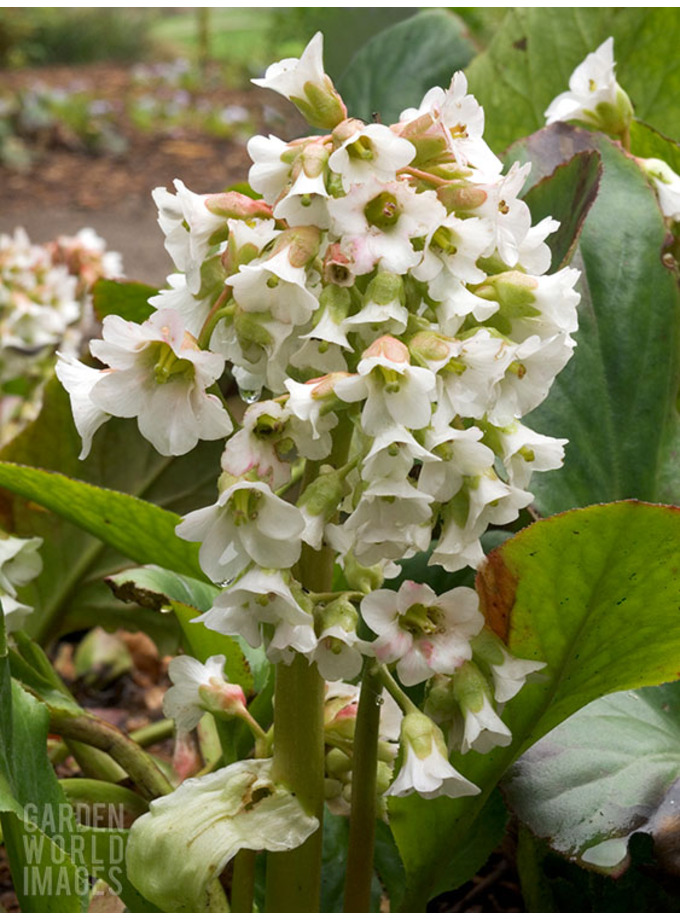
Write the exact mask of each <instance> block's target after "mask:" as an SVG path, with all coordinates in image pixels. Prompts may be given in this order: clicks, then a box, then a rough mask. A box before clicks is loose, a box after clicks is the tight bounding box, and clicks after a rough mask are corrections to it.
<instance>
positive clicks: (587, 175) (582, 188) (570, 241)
mask: <svg viewBox="0 0 680 920" xmlns="http://www.w3.org/2000/svg"><path fill="white" fill-rule="evenodd" d="M601 175H602V165H601V160H600V156H599V154H598V153H597V151H595V150H587V151H586V150H584V151H582V152H581V153H577V154H576V155H575V156H573V157H572V159H571V160H569V162H568V163H563V164H561V165H560V166H558V167H557V168H556V169H555V172H554V173H553V174H552V175H551V176H545V177H544V178H543V179H541V180H539V181H538V182H537V183H536V184H535V185H533V186H532V187H531V188H530V189H529V191H528V192H527V194H526V195H525V196H524V200H525V201H526V203H527V204H528V205H529V208H530V210H531V216H532V218H533V223H534V224H536V223H538V221H540V220H543V218H544V217H552V218H554V219H555V220H557V221H559V224H560V226H559V229H558V230H556V231H555V233H553V234H551V235H550V238H549V240H548V242H549V245H550V250H551V252H552V262H551V265H550V271H553V272H555V271H557V270H558V269H559V268H561V266H563V265H565V264H566V263H567V262H568V261H569V259H570V258H571V256H572V255H573V253H574V250H575V248H576V245H577V243H578V239H579V236H580V234H581V230H582V229H583V222H584V221H585V219H586V217H587V216H588V212H589V211H590V208H591V207H592V205H593V203H594V201H595V199H596V198H597V192H598V188H599V185H600V177H601Z"/></svg>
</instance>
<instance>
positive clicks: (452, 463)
mask: <svg viewBox="0 0 680 920" xmlns="http://www.w3.org/2000/svg"><path fill="white" fill-rule="evenodd" d="M481 438H482V432H481V431H480V429H479V428H477V427H472V428H466V429H463V430H460V429H458V428H451V427H450V426H449V425H446V426H441V425H437V426H433V427H432V428H429V429H428V430H427V431H426V433H425V443H426V445H427V446H428V448H429V449H430V450H431V451H433V452H434V456H435V459H434V460H425V461H424V462H423V464H422V467H421V471H420V476H419V478H418V487H419V488H420V489H422V490H423V492H427V494H428V495H431V496H432V498H433V499H434V500H435V501H438V502H447V501H449V500H450V499H451V498H453V496H454V495H456V494H457V493H458V492H459V490H460V488H461V486H462V484H463V480H464V478H465V477H467V476H477V475H479V474H480V473H482V472H485V471H486V470H488V469H489V467H490V466H493V462H494V454H493V451H492V450H490V449H489V448H488V447H486V445H484V444H480V443H479V442H480V440H481Z"/></svg>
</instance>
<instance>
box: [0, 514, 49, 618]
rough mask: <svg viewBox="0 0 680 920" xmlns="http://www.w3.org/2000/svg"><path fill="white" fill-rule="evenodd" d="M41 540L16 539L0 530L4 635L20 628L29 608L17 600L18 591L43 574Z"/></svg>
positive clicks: (29, 610)
mask: <svg viewBox="0 0 680 920" xmlns="http://www.w3.org/2000/svg"><path fill="white" fill-rule="evenodd" d="M42 542H43V541H42V538H41V537H29V538H28V539H23V538H22V537H15V536H12V535H11V534H6V533H4V531H0V604H2V612H3V614H4V617H5V628H6V630H7V632H13V631H14V630H16V629H21V627H22V626H23V621H24V619H25V617H26V616H27V615H28V614H29V613H31V612H32V609H33V608H32V607H29V606H28V605H26V604H22V603H21V601H19V600H17V588H20V587H23V586H24V585H27V584H28V583H29V581H32V580H33V579H34V578H36V577H37V576H38V575H39V574H40V572H41V571H42V559H41V558H40V555H39V554H38V549H39V547H40V546H42Z"/></svg>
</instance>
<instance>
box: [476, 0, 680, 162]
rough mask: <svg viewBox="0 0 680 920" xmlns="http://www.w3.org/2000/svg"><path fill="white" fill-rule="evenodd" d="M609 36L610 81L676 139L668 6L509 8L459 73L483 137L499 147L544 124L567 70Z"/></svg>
mask: <svg viewBox="0 0 680 920" xmlns="http://www.w3.org/2000/svg"><path fill="white" fill-rule="evenodd" d="M610 35H612V36H613V37H614V56H615V59H616V61H617V64H618V66H617V70H616V74H617V79H618V82H619V83H620V84H621V86H623V88H624V89H625V90H626V91H627V92H628V94H629V96H630V97H631V99H632V101H633V104H634V106H635V113H636V115H637V117H638V118H641V119H643V120H644V121H647V122H649V123H651V124H653V125H654V126H655V127H656V128H658V129H659V130H660V131H663V132H664V133H665V134H668V135H669V136H671V137H680V109H679V108H678V105H677V98H678V93H679V92H680V68H679V67H678V63H677V47H678V43H679V42H680V11H679V10H677V9H675V8H668V7H665V8H653V9H650V8H649V7H638V8H631V7H628V8H612V7H534V8H527V7H516V8H514V9H512V10H510V11H509V12H508V14H507V16H506V18H505V20H504V21H503V23H502V24H501V26H500V27H499V28H498V31H497V32H496V35H495V37H494V39H493V41H492V42H491V44H490V45H489V47H488V48H487V50H486V51H485V52H484V53H483V54H480V55H478V56H477V58H475V60H474V61H473V62H472V64H471V65H470V66H469V68H468V70H467V75H468V79H469V84H470V91H471V92H472V93H474V95H475V96H476V97H477V99H478V100H479V101H480V102H481V104H482V105H483V106H484V110H485V113H486V130H485V137H486V139H487V141H488V142H489V144H490V145H491V147H492V148H493V149H494V150H496V151H500V150H502V149H503V148H504V147H506V146H507V145H508V144H510V143H512V142H513V141H515V140H517V139H518V138H520V137H523V136H524V135H526V134H531V132H532V131H536V130H537V129H538V128H540V127H542V126H543V125H544V124H545V117H544V112H545V110H546V108H547V107H548V105H549V104H550V102H551V101H552V100H553V99H554V98H555V96H557V95H559V93H561V92H564V91H565V90H567V89H568V86H569V77H570V76H571V74H572V72H573V70H574V68H575V67H576V66H577V65H578V64H580V63H581V61H582V60H583V59H584V58H585V57H586V55H587V54H589V53H590V52H591V51H595V49H596V48H597V47H598V46H599V45H600V44H601V43H602V42H603V41H604V40H605V39H606V38H608V37H609V36H610Z"/></svg>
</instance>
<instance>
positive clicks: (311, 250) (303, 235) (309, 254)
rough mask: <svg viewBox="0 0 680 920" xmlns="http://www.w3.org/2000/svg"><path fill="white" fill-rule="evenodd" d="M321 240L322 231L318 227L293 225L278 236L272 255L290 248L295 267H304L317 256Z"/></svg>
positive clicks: (289, 251)
mask: <svg viewBox="0 0 680 920" xmlns="http://www.w3.org/2000/svg"><path fill="white" fill-rule="evenodd" d="M320 242H321V231H320V230H319V228H318V227H313V226H303V227H291V228H290V229H289V230H284V231H283V233H281V234H279V236H278V237H277V238H276V243H275V245H274V249H273V250H272V255H275V254H276V253H277V252H281V251H282V250H284V249H286V248H288V261H289V262H290V264H291V265H292V266H293V268H304V267H305V266H306V265H309V263H310V262H311V261H313V259H315V258H316V255H317V253H318V251H319V245H320ZM265 264H266V263H265Z"/></svg>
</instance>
